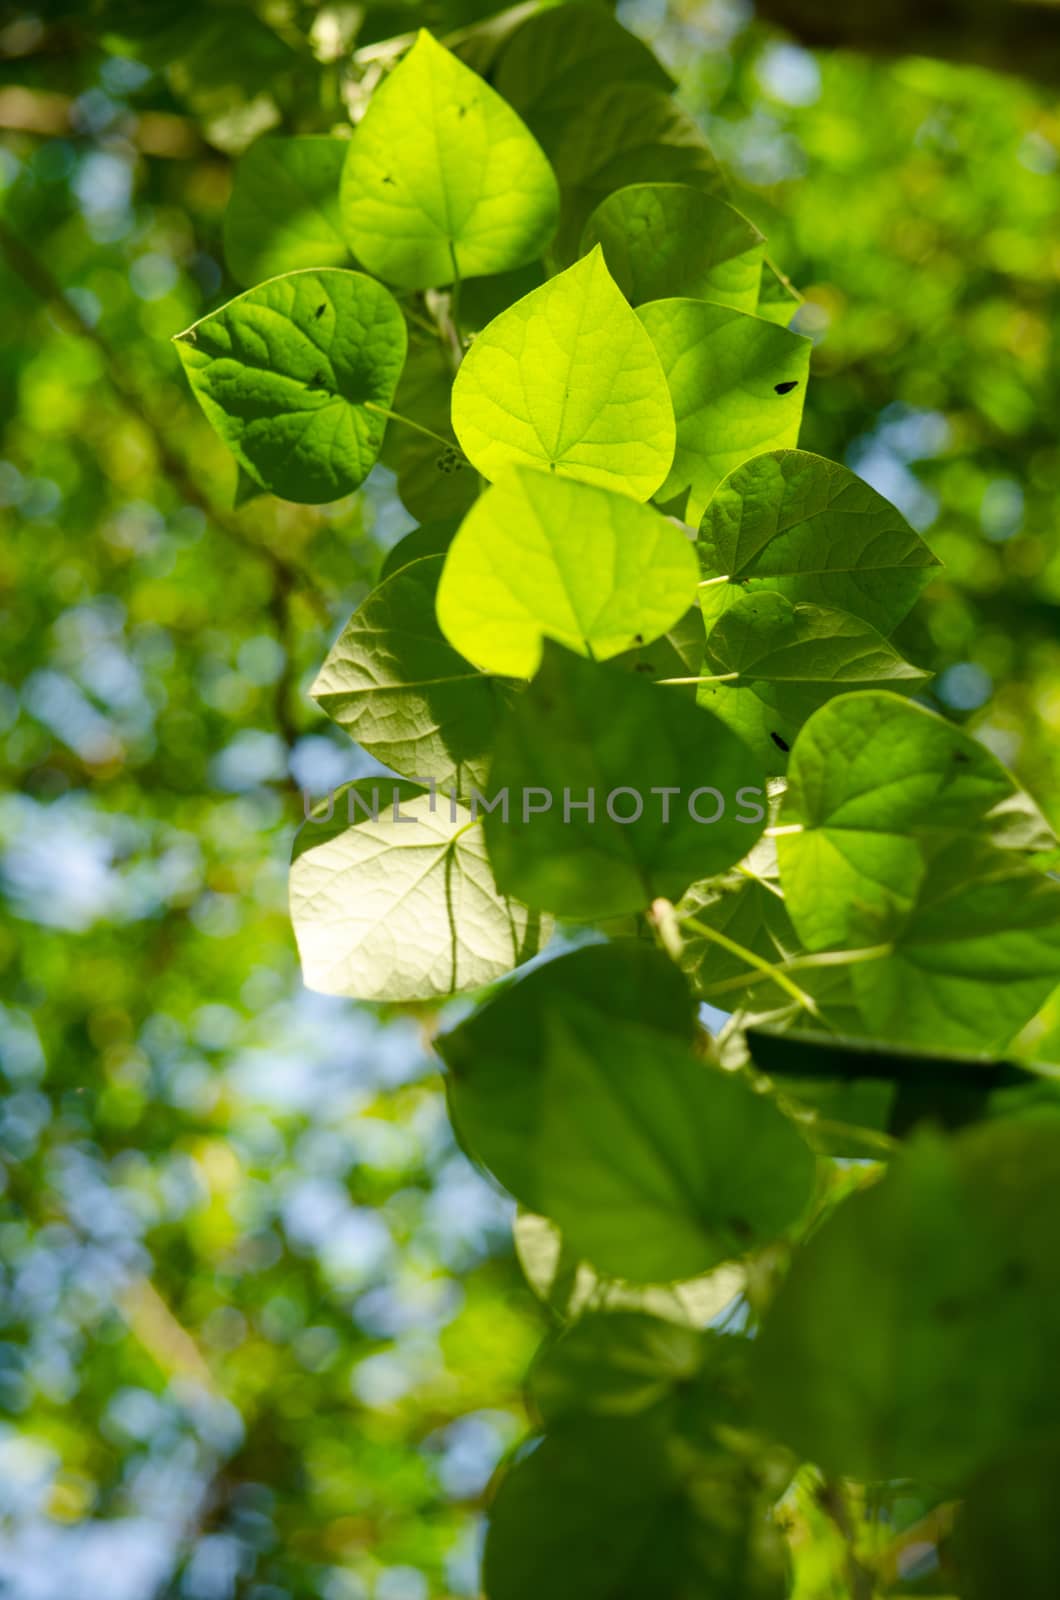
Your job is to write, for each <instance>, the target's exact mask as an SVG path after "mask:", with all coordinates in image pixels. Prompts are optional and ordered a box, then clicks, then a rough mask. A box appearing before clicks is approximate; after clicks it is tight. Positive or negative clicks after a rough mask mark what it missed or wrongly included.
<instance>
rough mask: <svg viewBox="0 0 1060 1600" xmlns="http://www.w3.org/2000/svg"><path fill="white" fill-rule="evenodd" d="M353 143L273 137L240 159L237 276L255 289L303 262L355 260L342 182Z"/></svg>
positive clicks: (231, 236)
mask: <svg viewBox="0 0 1060 1600" xmlns="http://www.w3.org/2000/svg"><path fill="white" fill-rule="evenodd" d="M348 149H349V142H348V141H347V140H346V139H327V138H317V137H312V136H302V137H299V138H295V139H284V138H278V137H275V136H270V137H268V138H265V139H259V140H258V141H257V142H256V143H255V144H252V145H251V147H250V149H249V150H248V151H247V153H246V155H244V156H242V157H241V158H240V161H239V164H238V166H237V167H236V171H235V179H234V181H233V185H232V196H231V199H230V200H229V202H228V209H227V210H226V211H225V222H224V249H225V260H226V261H227V262H228V266H229V269H230V271H231V273H232V276H233V277H234V278H236V279H238V281H239V282H240V283H243V284H246V285H247V286H248V287H250V286H251V285H253V284H256V283H260V282H261V281H262V279H263V278H274V277H277V276H278V275H279V274H280V273H284V272H297V271H299V270H300V269H301V268H303V267H342V266H347V265H349V262H350V250H349V246H348V245H347V243H346V238H345V235H344V233H343V231H342V218H341V216H340V214H339V180H340V178H341V176H342V165H343V162H344V161H345V160H346V153H347V151H348Z"/></svg>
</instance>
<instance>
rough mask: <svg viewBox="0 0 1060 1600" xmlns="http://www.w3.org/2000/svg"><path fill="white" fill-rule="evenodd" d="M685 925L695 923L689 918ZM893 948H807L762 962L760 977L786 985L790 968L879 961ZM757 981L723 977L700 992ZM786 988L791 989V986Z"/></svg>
mask: <svg viewBox="0 0 1060 1600" xmlns="http://www.w3.org/2000/svg"><path fill="white" fill-rule="evenodd" d="M688 925H689V926H690V927H692V926H694V924H693V923H691V922H689V924H688ZM893 951H894V946H893V945H889V944H875V945H869V946H866V948H865V949H863V950H821V951H818V952H815V953H811V952H807V953H806V954H805V955H801V956H791V957H789V959H788V960H787V961H781V962H778V964H777V965H776V966H775V967H772V968H770V967H769V964H768V963H767V962H763V963H762V964H761V968H760V970H761V971H762V977H763V978H767V977H768V978H769V979H770V980H771V981H772V982H774V983H776V984H778V985H779V987H780V988H782V989H788V985H787V984H786V983H781V981H780V980H781V978H783V977H786V976H787V974H789V973H791V972H808V971H813V970H814V969H815V968H821V967H848V966H850V967H852V966H856V965H857V964H858V963H859V962H861V961H882V960H883V959H884V958H885V957H886V956H889V955H891V954H893ZM756 964H757V963H756ZM759 981H760V980H759V979H758V978H722V979H720V980H719V981H718V982H717V983H712V984H710V985H709V986H708V987H707V988H706V989H704V991H703V992H704V993H705V994H711V995H722V994H729V993H730V992H731V991H732V990H733V989H747V988H750V987H751V986H752V985H753V984H756V983H758V982H759ZM788 992H789V993H790V992H791V991H790V989H788ZM800 993H801V991H800ZM815 1009H816V1008H815Z"/></svg>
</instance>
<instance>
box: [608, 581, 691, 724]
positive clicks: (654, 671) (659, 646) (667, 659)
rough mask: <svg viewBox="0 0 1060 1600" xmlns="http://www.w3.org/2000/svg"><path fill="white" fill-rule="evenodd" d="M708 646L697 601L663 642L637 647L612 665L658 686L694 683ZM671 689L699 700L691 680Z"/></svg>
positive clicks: (624, 653) (671, 629)
mask: <svg viewBox="0 0 1060 1600" xmlns="http://www.w3.org/2000/svg"><path fill="white" fill-rule="evenodd" d="M706 645H707V641H706V638H705V636H704V633H703V613H702V612H701V611H700V609H699V602H698V601H696V602H695V603H694V604H693V605H691V606H689V608H688V610H687V611H686V612H685V614H684V616H683V617H680V618H679V619H678V621H677V622H676V623H675V624H674V626H673V627H672V628H670V629H668V630H667V632H666V633H664V634H663V636H662V637H661V638H660V639H656V640H655V641H654V643H653V644H647V645H637V646H635V648H634V649H632V650H626V651H623V652H622V654H620V655H617V656H614V657H613V658H612V664H613V665H614V666H620V667H625V668H626V670H627V671H629V672H635V673H636V674H637V675H638V677H643V678H647V679H648V681H649V682H650V681H651V680H652V679H654V680H655V682H656V683H661V682H663V681H664V680H665V679H667V678H687V679H689V680H693V679H695V678H698V677H699V675H700V673H701V672H702V671H703V653H704V651H705V649H706ZM672 687H673V689H674V692H675V693H677V694H681V695H684V696H685V698H686V699H689V700H694V699H695V698H696V685H695V683H694V682H692V681H690V682H688V683H686V684H679V685H672Z"/></svg>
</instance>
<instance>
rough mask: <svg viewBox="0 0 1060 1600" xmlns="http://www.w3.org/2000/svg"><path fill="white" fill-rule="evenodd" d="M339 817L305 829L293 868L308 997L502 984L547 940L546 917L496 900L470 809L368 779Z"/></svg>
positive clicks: (336, 807)
mask: <svg viewBox="0 0 1060 1600" xmlns="http://www.w3.org/2000/svg"><path fill="white" fill-rule="evenodd" d="M331 807H332V811H331V814H330V818H329V817H328V815H327V814H326V813H325V814H324V815H323V816H322V817H321V818H319V819H316V818H314V819H313V820H310V821H308V822H306V824H305V826H304V828H303V829H302V831H301V833H300V834H299V835H298V838H297V840H296V842H295V856H294V861H293V864H292V867H291V918H292V921H293V923H294V929H295V936H296V938H297V940H298V952H299V955H300V956H301V959H302V972H303V975H304V977H305V981H306V984H307V985H308V987H309V988H311V989H316V990H318V991H319V992H321V993H323V994H342V995H351V996H353V997H354V998H356V999H358V1000H430V999H434V998H436V997H438V996H441V995H447V994H454V993H458V992H459V991H460V990H463V989H475V988H478V987H479V986H480V985H481V984H484V983H489V982H490V981H491V980H492V979H494V978H499V977H500V976H501V975H502V974H503V973H505V972H510V971H511V969H512V968H513V967H515V966H518V964H519V963H520V962H521V961H526V960H528V959H529V957H530V956H532V955H534V954H535V953H536V951H537V949H538V947H539V945H540V944H541V943H542V942H543V940H544V939H545V938H546V937H547V933H548V928H547V925H545V924H543V923H542V920H541V919H540V918H539V917H537V916H535V915H533V914H532V913H529V912H527V911H526V910H525V909H524V908H523V907H522V906H519V905H517V904H515V903H514V902H513V901H511V900H507V899H505V898H504V896H503V895H501V894H500V893H499V892H498V890H497V887H496V885H495V883H494V881H493V874H492V872H491V871H490V866H489V862H488V860H487V859H486V852H485V849H484V847H483V841H482V831H481V828H480V827H478V826H469V823H470V822H471V818H470V815H469V813H468V812H467V811H466V810H465V809H464V808H463V807H462V806H458V805H456V804H454V803H453V802H451V801H449V800H446V799H444V798H442V797H441V796H438V797H435V796H433V795H431V794H429V793H425V792H424V791H423V790H421V789H418V788H416V787H415V786H414V785H412V784H409V783H401V782H399V781H397V780H396V779H387V778H381V779H379V780H378V781H377V780H374V779H370V778H366V779H361V780H359V781H358V782H357V783H353V784H349V785H347V787H346V788H345V789H341V790H340V791H339V792H338V793H337V794H336V795H333V796H332V797H331ZM373 812H377V813H378V820H373V815H372V814H373Z"/></svg>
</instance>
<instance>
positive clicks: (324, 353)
mask: <svg viewBox="0 0 1060 1600" xmlns="http://www.w3.org/2000/svg"><path fill="white" fill-rule="evenodd" d="M177 349H178V351H179V353H180V358H181V360H182V362H183V363H184V369H185V371H186V372H187V375H188V381H189V383H190V384H191V387H192V390H193V391H194V393H195V396H196V398H197V400H198V401H199V404H200V405H201V406H202V409H203V411H204V412H205V413H206V416H207V418H208V419H209V421H210V422H211V423H212V424H213V426H214V428H215V429H216V430H217V432H218V433H219V434H220V436H221V438H222V439H223V440H224V441H225V443H226V444H227V446H228V448H229V449H230V450H231V451H232V454H233V455H234V456H235V458H236V460H237V461H238V462H239V464H240V466H242V467H243V468H244V470H245V471H246V472H248V473H249V474H250V476H251V477H252V478H254V479H255V480H256V481H257V482H258V483H260V484H261V486H262V488H264V489H269V490H271V491H272V493H273V494H276V495H280V496H281V497H282V498H283V499H286V500H300V501H304V502H307V503H309V504H311V505H317V504H319V503H320V502H322V501H325V500H337V499H339V498H340V496H342V495H344V494H348V493H349V492H350V490H351V489H356V488H357V487H358V485H359V484H361V483H363V482H364V480H365V478H366V477H367V476H368V473H369V472H370V471H371V469H372V467H373V465H374V464H375V461H376V457H377V456H378V454H379V447H380V444H381V443H382V439H383V430H384V428H385V427H386V418H385V416H384V415H382V411H381V408H387V407H389V406H390V403H391V401H392V399H393V396H394V389H395V387H396V385H397V381H398V377H399V375H400V372H401V368H402V364H403V362H404V360H405V319H404V318H403V316H402V315H401V312H400V310H399V309H398V306H397V304H396V302H395V301H394V299H393V298H392V296H391V295H390V294H388V293H387V291H386V289H384V288H383V286H382V284H379V283H376V282H375V281H374V280H373V279H372V278H367V277H365V276H364V275H363V274H362V273H360V272H344V271H342V270H341V269H340V268H329V269H326V270H323V271H320V272H292V273H288V274H287V276H286V277H283V278H273V279H271V280H270V281H269V282H268V283H263V284H260V285H259V286H258V288H256V289H250V290H248V291H247V293H246V294H241V295H240V296H239V297H238V298H237V299H235V300H230V301H229V302H228V304H227V305H224V306H221V308H220V309H219V310H218V311H212V312H211V313H210V315H209V316H207V317H203V318H202V320H201V321H200V322H196V323H194V324H193V325H192V326H191V327H190V328H188V329H187V330H186V331H185V332H184V333H181V334H178V335H177Z"/></svg>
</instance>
